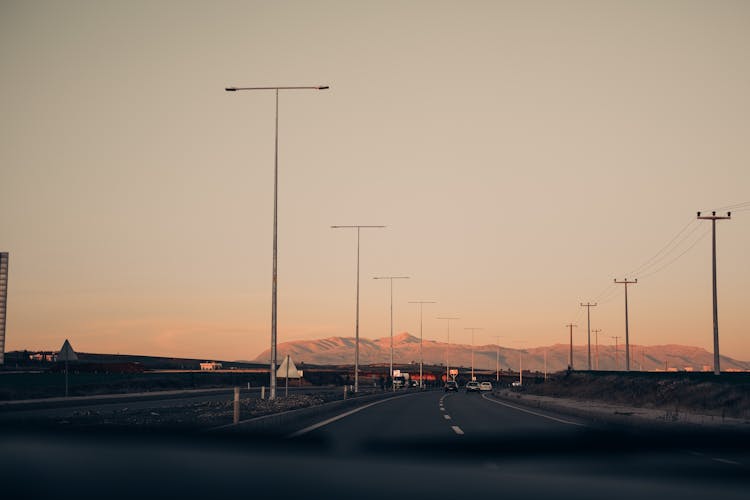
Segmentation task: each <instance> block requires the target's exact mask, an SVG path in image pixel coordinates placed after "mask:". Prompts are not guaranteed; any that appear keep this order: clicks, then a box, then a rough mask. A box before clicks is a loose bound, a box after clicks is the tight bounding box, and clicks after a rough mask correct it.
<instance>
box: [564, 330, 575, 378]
mask: <svg viewBox="0 0 750 500" xmlns="http://www.w3.org/2000/svg"><path fill="white" fill-rule="evenodd" d="M565 327H566V328H570V363H569V364H568V369H570V370H572V369H573V328H578V325H574V324H573V323H569V324H567V325H565Z"/></svg>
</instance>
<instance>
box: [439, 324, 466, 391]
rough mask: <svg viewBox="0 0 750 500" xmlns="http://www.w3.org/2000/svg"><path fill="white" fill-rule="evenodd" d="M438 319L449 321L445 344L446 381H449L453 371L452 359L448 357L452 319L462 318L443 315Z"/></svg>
mask: <svg viewBox="0 0 750 500" xmlns="http://www.w3.org/2000/svg"><path fill="white" fill-rule="evenodd" d="M436 319H444V320H446V321H447V322H448V343H447V344H445V381H446V382H448V380H449V379H450V373H451V364H450V359H449V357H448V351H449V349H450V345H451V321H453V320H457V319H461V318H456V317H441V318H436Z"/></svg>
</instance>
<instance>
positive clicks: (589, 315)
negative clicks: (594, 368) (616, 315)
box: [581, 302, 596, 371]
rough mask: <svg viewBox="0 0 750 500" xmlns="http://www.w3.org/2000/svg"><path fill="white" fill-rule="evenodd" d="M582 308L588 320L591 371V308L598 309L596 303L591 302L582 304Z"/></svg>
mask: <svg viewBox="0 0 750 500" xmlns="http://www.w3.org/2000/svg"><path fill="white" fill-rule="evenodd" d="M581 307H585V308H586V313H587V318H588V332H589V356H588V360H589V371H591V308H592V307H596V302H594V303H593V304H592V303H591V302H587V303H585V304H584V303H583V302H581Z"/></svg>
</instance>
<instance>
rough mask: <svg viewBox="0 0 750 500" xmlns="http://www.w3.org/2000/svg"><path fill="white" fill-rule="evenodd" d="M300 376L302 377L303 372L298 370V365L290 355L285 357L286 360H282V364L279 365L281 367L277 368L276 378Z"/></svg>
mask: <svg viewBox="0 0 750 500" xmlns="http://www.w3.org/2000/svg"><path fill="white" fill-rule="evenodd" d="M287 367H288V368H289V371H288V372H287ZM287 377H289V378H300V377H302V372H301V371H299V370H297V367H296V366H295V364H294V361H292V358H291V357H290V356H287V357H285V358H284V361H282V362H281V365H280V366H279V369H278V370H276V378H287Z"/></svg>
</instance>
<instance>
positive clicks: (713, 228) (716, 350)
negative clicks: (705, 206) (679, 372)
mask: <svg viewBox="0 0 750 500" xmlns="http://www.w3.org/2000/svg"><path fill="white" fill-rule="evenodd" d="M698 218H699V219H703V220H710V221H711V253H712V258H711V262H712V264H713V289H714V375H720V374H721V365H720V359H719V306H718V299H717V297H716V221H717V220H725V219H731V218H732V212H727V215H716V212H711V215H703V216H701V213H700V212H698Z"/></svg>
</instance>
